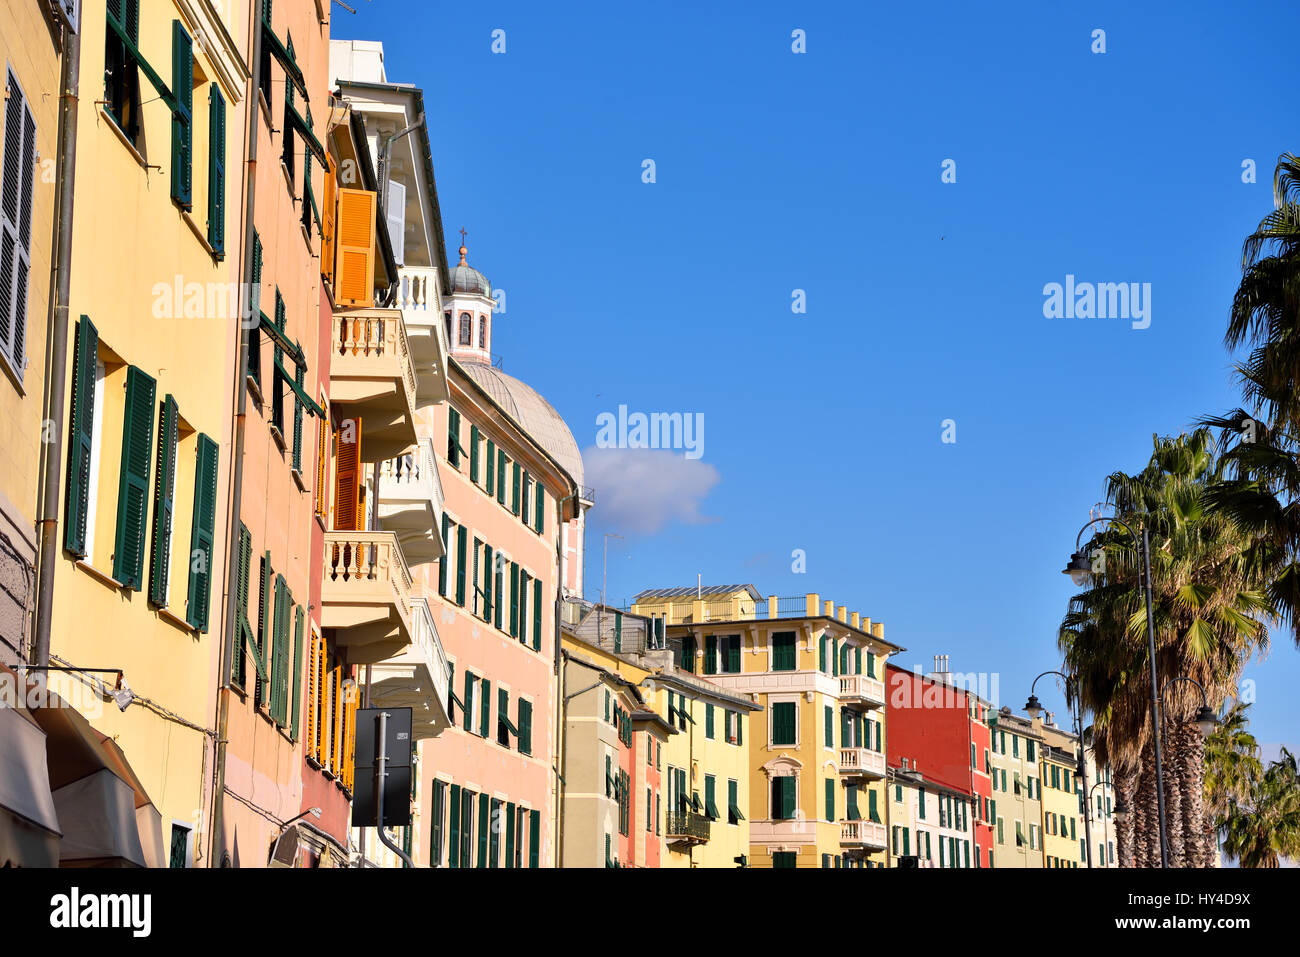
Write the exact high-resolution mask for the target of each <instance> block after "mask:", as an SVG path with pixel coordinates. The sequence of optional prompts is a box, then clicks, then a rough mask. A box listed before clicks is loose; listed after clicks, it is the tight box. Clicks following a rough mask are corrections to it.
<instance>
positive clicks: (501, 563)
mask: <svg viewBox="0 0 1300 957" xmlns="http://www.w3.org/2000/svg"><path fill="white" fill-rule="evenodd" d="M505 564H506V563H505V558H504V556H502V555H501V553H500V552H498V553H497V558H496V564H495V565H494V566H493V567H494V569H495V570H494V571H493V575H494V576H495V578H496V603H495V604H494V605H493V607H492V614H493V624H494V626H495V627H497V628H500V627H501V619H502V616H503V615H504V612H503V610H502V609H504V608H505V605H506V590H505V584H504V583H503V581H502V575H503V574H504V569H505Z"/></svg>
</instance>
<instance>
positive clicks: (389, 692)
mask: <svg viewBox="0 0 1300 957" xmlns="http://www.w3.org/2000/svg"><path fill="white" fill-rule="evenodd" d="M411 626H412V632H411V644H410V645H408V646H407V647H406V649H405V650H404V651H402V653H401V654H399V655H397V656H396V657H394V658H389V659H388V660H386V661H381V662H379V663H377V664H375V665H374V666H373V668H372V669H371V682H372V685H371V688H372V691H371V700H372V701H373V702H374V703H375V704H377V705H382V706H384V707H395V708H411V709H412V712H413V714H412V717H413V722H412V734H413V735H414V737H415V738H417V739H423V738H432V737H435V736H436V735H438V734H441V733H442V732H443V731H444V730H445V729H446V728H447V727H448V726H449V719H448V706H449V701H450V696H449V692H450V683H451V669H450V668H449V667H448V665H447V655H446V652H445V651H444V650H443V647H442V640H441V639H440V638H439V637H438V628H437V625H435V624H434V620H433V614H432V613H431V612H430V611H429V603H428V601H427V600H426V599H425V598H422V597H421V598H414V599H412V601H411Z"/></svg>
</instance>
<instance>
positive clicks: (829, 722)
mask: <svg viewBox="0 0 1300 957" xmlns="http://www.w3.org/2000/svg"><path fill="white" fill-rule="evenodd" d="M822 710H823V714H824V716H825V719H826V721H825V724H826V737H825V742H826V747H828V748H833V747H835V709H834V708H832V707H831V706H830V705H824V706H823V709H822Z"/></svg>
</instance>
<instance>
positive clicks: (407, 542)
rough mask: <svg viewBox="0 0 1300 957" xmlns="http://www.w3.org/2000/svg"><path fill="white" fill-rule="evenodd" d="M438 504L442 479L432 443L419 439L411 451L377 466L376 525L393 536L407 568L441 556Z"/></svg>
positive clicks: (440, 498)
mask: <svg viewBox="0 0 1300 957" xmlns="http://www.w3.org/2000/svg"><path fill="white" fill-rule="evenodd" d="M442 503H443V492H442V478H441V477H440V476H439V475H438V462H437V458H436V457H435V456H434V454H433V440H432V439H428V438H425V439H421V440H420V442H419V444H418V445H417V446H416V447H415V448H414V449H412V450H411V451H408V452H403V453H402V454H401V455H399V456H396V457H395V458H391V459H386V460H385V461H384V462H383V463H382V464H381V465H380V468H379V521H380V523H381V524H382V525H383V526H384V528H386V529H389V530H391V531H395V532H397V536H398V538H399V539H400V540H401V543H402V552H403V554H404V555H405V556H406V560H407V562H408V563H409V564H411V565H422V564H425V563H426V562H434V561H437V560H438V559H440V558H442V556H443V554H444V553H445V551H446V547H445V545H444V543H443V541H442V536H441V535H440V534H439V532H438V530H439V529H440V528H441V526H442Z"/></svg>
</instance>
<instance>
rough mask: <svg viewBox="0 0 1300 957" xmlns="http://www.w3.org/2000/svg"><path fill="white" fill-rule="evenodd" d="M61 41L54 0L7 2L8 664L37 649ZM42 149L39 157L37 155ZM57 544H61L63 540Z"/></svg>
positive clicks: (3, 414)
mask: <svg viewBox="0 0 1300 957" xmlns="http://www.w3.org/2000/svg"><path fill="white" fill-rule="evenodd" d="M61 56H62V42H61V36H60V31H59V27H58V21H57V20H56V19H55V18H54V17H53V16H52V14H51V6H50V4H49V2H47V0H7V2H6V3H4V4H3V5H0V68H2V69H3V70H4V84H5V102H4V117H3V122H0V157H3V162H2V163H0V197H3V202H0V276H3V277H4V282H3V284H0V371H2V372H3V375H0V448H3V449H4V450H5V454H4V455H2V456H0V543H3V544H2V545H0V580H3V581H4V582H5V583H6V587H5V588H4V589H0V664H5V665H14V664H17V663H19V662H25V661H27V660H28V657H29V655H30V653H31V613H32V608H33V605H34V602H35V596H36V553H37V531H36V520H37V516H38V514H39V508H38V504H37V497H38V492H39V487H38V475H39V472H38V469H37V465H36V463H37V462H39V461H40V460H41V451H42V442H41V439H42V429H41V419H42V410H41V400H42V396H43V390H42V386H43V382H42V376H43V375H44V373H45V362H44V357H45V329H46V322H47V318H48V315H49V308H50V300H49V294H50V283H49V276H50V274H51V267H52V265H53V262H54V250H53V243H52V238H51V237H52V235H53V231H54V220H55V209H56V206H57V199H58V196H57V187H58V185H59V184H58V183H57V182H56V179H55V176H54V175H52V174H53V173H54V171H55V169H56V166H55V158H56V157H57V144H58V129H59V110H58V107H59V101H58V98H57V97H54V96H51V95H50V92H51V91H53V90H56V89H58V87H59V72H60V65H61ZM38 157H39V161H38ZM55 547H57V545H56V546H55Z"/></svg>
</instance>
